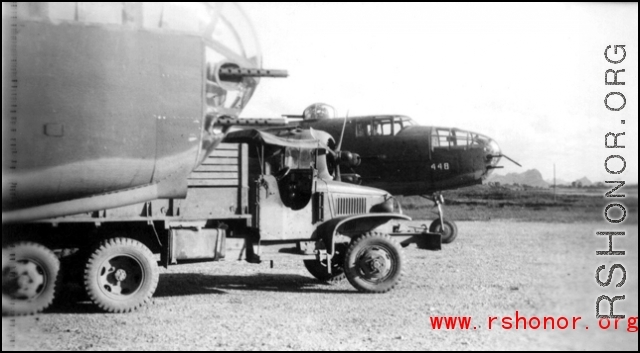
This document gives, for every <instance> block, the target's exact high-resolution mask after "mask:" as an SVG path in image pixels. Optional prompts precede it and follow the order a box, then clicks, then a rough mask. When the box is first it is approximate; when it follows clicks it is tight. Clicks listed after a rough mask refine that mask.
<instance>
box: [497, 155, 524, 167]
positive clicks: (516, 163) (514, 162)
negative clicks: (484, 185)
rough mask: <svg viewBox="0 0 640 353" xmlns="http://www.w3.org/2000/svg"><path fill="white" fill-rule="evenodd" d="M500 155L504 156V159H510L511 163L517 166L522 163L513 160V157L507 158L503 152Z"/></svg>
mask: <svg viewBox="0 0 640 353" xmlns="http://www.w3.org/2000/svg"><path fill="white" fill-rule="evenodd" d="M502 157H504V158H506V159H508V160H510V161H511V162H512V163H513V164H515V165H517V166H518V167H522V165H520V163H518V162H516V161H514V160H513V159H511V158H509V157H508V156H506V155H504V154H503V155H502Z"/></svg>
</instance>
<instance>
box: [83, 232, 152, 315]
mask: <svg viewBox="0 0 640 353" xmlns="http://www.w3.org/2000/svg"><path fill="white" fill-rule="evenodd" d="M158 279H159V273H158V264H157V263H156V261H155V259H154V257H153V254H152V253H151V251H150V250H149V249H148V248H147V247H146V246H144V245H143V244H142V243H140V242H138V241H136V240H132V239H127V238H117V239H110V240H106V241H104V242H103V243H102V244H101V245H100V246H98V248H97V249H96V250H95V251H94V252H93V254H92V255H91V256H90V257H89V261H88V262H87V266H86V268H85V274H84V285H85V289H86V291H87V294H88V295H89V298H91V301H93V303H94V304H96V305H97V306H98V307H99V308H100V309H102V310H104V311H106V312H110V313H128V312H131V311H134V310H136V309H138V308H140V307H141V306H143V305H145V304H147V303H148V302H149V301H150V300H151V297H152V296H153V293H154V292H155V291H156V288H157V287H158Z"/></svg>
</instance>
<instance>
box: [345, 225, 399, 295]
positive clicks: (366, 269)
mask: <svg viewBox="0 0 640 353" xmlns="http://www.w3.org/2000/svg"><path fill="white" fill-rule="evenodd" d="M403 257H404V254H403V252H402V248H401V247H400V245H398V243H396V242H395V241H394V240H393V239H391V237H390V236H389V235H386V234H381V233H374V232H370V233H366V234H364V235H362V236H360V237H359V238H357V239H355V240H354V241H353V242H352V243H351V246H349V250H347V254H346V256H345V263H344V269H345V275H346V277H347V279H348V280H349V283H351V285H352V286H353V287H354V288H356V289H357V290H358V291H360V292H363V293H386V292H389V291H390V290H392V289H393V288H394V287H395V286H396V285H397V284H398V283H399V282H400V280H401V278H402V266H403Z"/></svg>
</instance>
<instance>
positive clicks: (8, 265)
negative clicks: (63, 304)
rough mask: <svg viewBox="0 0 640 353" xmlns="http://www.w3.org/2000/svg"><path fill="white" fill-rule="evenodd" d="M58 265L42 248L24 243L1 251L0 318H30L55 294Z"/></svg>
mask: <svg viewBox="0 0 640 353" xmlns="http://www.w3.org/2000/svg"><path fill="white" fill-rule="evenodd" d="M59 271H60V261H59V260H58V258H57V257H56V255H55V254H54V253H53V252H52V251H51V250H49V249H47V248H45V247H44V246H42V245H40V244H36V243H30V242H23V243H18V244H15V245H11V246H10V247H8V248H7V249H4V248H3V249H2V315H10V316H23V315H33V314H37V313H39V312H42V311H43V310H45V309H47V308H48V307H49V306H50V305H51V303H53V299H54V297H55V293H56V284H57V283H56V282H57V279H58V272H59Z"/></svg>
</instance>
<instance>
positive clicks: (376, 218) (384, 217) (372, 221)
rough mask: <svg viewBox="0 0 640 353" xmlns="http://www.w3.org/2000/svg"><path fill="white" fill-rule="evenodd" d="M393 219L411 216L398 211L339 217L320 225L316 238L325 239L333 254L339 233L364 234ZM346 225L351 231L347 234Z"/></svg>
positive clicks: (408, 219)
mask: <svg viewBox="0 0 640 353" xmlns="http://www.w3.org/2000/svg"><path fill="white" fill-rule="evenodd" d="M391 220H402V221H410V220H411V217H409V216H405V215H401V214H397V213H367V214H360V215H352V216H344V217H337V218H333V219H330V220H328V221H326V222H324V223H322V224H321V225H319V226H318V228H317V233H316V237H317V238H316V239H321V240H323V241H324V243H325V244H326V246H327V252H328V253H329V254H331V255H333V253H334V252H335V243H334V239H335V238H336V237H337V235H338V234H339V233H341V234H344V235H347V236H355V235H359V234H364V233H366V232H369V231H371V230H373V229H376V228H378V227H379V226H381V225H383V224H385V223H387V222H389V221H391ZM346 226H349V228H348V229H349V231H348V232H346V234H345V232H344V229H345V227H346ZM341 230H342V231H343V232H341Z"/></svg>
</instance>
